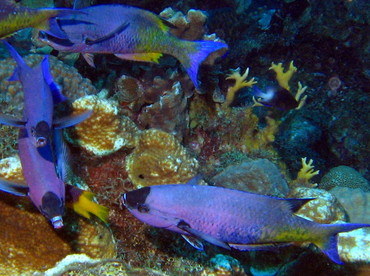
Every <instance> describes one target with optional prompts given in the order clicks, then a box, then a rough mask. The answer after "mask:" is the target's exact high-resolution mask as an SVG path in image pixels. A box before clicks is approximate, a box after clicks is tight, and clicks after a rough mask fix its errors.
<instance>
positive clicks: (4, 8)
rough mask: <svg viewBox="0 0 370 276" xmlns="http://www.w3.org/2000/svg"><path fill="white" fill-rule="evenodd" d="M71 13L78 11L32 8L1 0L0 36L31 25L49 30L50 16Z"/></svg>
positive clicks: (2, 36)
mask: <svg viewBox="0 0 370 276" xmlns="http://www.w3.org/2000/svg"><path fill="white" fill-rule="evenodd" d="M69 13H76V11H74V10H71V9H53V8H42V9H41V8H40V9H32V8H27V7H23V6H21V5H20V4H18V3H15V1H13V0H1V3H0V38H4V37H7V36H9V35H11V34H13V33H14V32H17V31H19V30H21V29H25V28H29V27H33V28H37V29H40V30H46V31H47V30H49V29H50V25H49V19H50V18H53V17H55V16H58V15H59V16H61V15H66V14H69ZM59 35H60V34H59Z"/></svg>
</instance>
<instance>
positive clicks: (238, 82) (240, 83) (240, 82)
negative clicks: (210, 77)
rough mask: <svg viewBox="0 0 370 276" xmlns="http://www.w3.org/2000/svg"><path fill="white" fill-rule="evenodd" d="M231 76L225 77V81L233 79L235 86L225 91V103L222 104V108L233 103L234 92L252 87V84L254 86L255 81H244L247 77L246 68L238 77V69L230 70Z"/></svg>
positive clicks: (247, 71)
mask: <svg viewBox="0 0 370 276" xmlns="http://www.w3.org/2000/svg"><path fill="white" fill-rule="evenodd" d="M231 72H232V73H231V74H229V75H228V76H227V78H226V79H227V80H230V79H233V80H235V84H234V85H233V86H231V87H229V89H228V90H227V94H226V101H225V103H224V106H230V104H231V103H232V102H233V100H234V98H235V94H236V92H237V91H238V90H239V89H241V88H243V87H252V86H253V84H256V83H257V81H255V80H254V78H252V79H250V80H249V81H245V80H246V78H247V77H248V73H249V68H247V69H246V70H245V72H244V74H243V75H240V68H239V67H238V68H236V69H232V70H231Z"/></svg>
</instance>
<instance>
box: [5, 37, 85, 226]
mask: <svg viewBox="0 0 370 276" xmlns="http://www.w3.org/2000/svg"><path fill="white" fill-rule="evenodd" d="M4 43H5V44H6V45H7V47H8V49H9V51H10V53H11V55H12V56H13V58H14V59H15V60H16V62H17V65H18V67H17V68H16V69H15V71H14V74H13V76H12V77H11V80H19V81H21V83H22V86H23V91H24V112H23V119H22V120H17V119H15V118H13V117H11V116H6V115H1V116H0V123H4V124H7V125H11V126H16V127H20V131H19V139H18V149H19V157H20V160H21V164H22V170H23V175H24V178H25V181H26V183H27V185H28V188H24V186H21V185H19V184H18V183H11V182H8V181H4V180H0V190H3V191H6V192H9V193H13V194H16V195H25V194H27V195H29V196H30V198H31V200H32V202H33V203H34V204H35V206H36V207H37V208H38V209H39V210H40V212H41V213H42V214H43V215H44V216H45V217H47V218H48V219H49V220H50V221H51V222H52V224H53V226H54V228H60V227H62V226H63V220H62V215H63V213H64V202H65V185H64V182H63V176H64V175H65V174H66V173H65V164H64V153H65V151H64V149H65V145H64V144H63V141H62V138H61V133H60V130H59V129H56V128H55V127H56V125H57V127H58V128H63V127H68V126H72V125H75V124H78V123H79V122H81V121H83V120H84V119H86V118H87V117H89V116H90V115H91V112H87V113H84V114H82V115H77V116H70V117H65V118H63V120H60V121H59V122H58V123H57V124H55V122H53V111H54V105H55V104H57V103H59V102H61V101H64V100H65V99H66V98H65V97H64V96H63V95H62V94H61V92H60V91H59V89H58V87H57V85H56V84H55V83H54V82H53V79H52V76H51V73H50V69H49V62H48V58H47V57H45V58H44V59H43V61H42V62H41V63H40V64H38V65H37V66H35V67H34V68H30V67H28V65H27V64H26V63H25V62H24V60H23V59H22V58H21V56H19V54H18V53H17V52H16V51H15V49H14V48H13V47H12V46H11V45H10V44H8V43H7V42H4ZM57 173H59V175H58V174H57Z"/></svg>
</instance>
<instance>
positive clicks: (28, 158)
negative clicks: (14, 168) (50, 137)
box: [18, 128, 65, 228]
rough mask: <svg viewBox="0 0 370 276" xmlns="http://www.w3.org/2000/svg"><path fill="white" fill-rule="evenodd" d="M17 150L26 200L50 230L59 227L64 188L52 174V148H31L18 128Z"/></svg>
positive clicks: (62, 183)
mask: <svg viewBox="0 0 370 276" xmlns="http://www.w3.org/2000/svg"><path fill="white" fill-rule="evenodd" d="M18 150H19V157H20V159H21V163H22V170H23V176H24V178H25V180H26V183H27V185H28V188H29V192H28V195H29V197H30V198H31V200H32V202H33V203H34V204H35V206H36V207H37V208H38V209H39V210H40V212H41V213H42V214H43V215H44V216H45V217H46V218H48V219H49V220H50V221H51V222H52V224H53V226H54V228H60V227H62V226H63V220H62V216H63V213H64V201H65V186H64V182H63V181H62V180H61V179H60V178H59V177H58V175H57V173H56V167H55V164H54V156H53V151H52V145H51V144H50V143H49V142H48V143H47V145H45V146H44V147H35V146H34V145H33V142H32V140H31V139H30V137H28V135H27V130H26V129H25V128H21V129H20V130H19V139H18Z"/></svg>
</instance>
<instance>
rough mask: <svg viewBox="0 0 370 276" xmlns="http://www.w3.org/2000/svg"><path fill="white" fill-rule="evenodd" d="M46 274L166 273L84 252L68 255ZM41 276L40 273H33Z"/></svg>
mask: <svg viewBox="0 0 370 276" xmlns="http://www.w3.org/2000/svg"><path fill="white" fill-rule="evenodd" d="M45 274H46V275H64V276H87V275H151V276H156V275H158V276H160V275H166V274H163V272H160V271H155V270H153V269H150V268H139V267H138V268H135V267H131V266H129V265H127V264H125V263H124V262H122V261H120V260H118V259H92V258H90V257H88V256H87V255H85V254H73V255H68V256H67V257H65V258H64V259H63V260H61V261H60V262H58V263H57V265H56V266H55V267H53V268H50V269H48V270H47V271H45ZM34 275H35V276H41V275H43V274H42V273H37V272H36V273H35V274H34Z"/></svg>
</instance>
